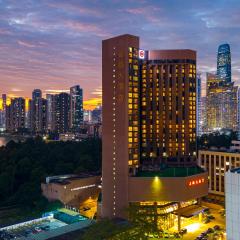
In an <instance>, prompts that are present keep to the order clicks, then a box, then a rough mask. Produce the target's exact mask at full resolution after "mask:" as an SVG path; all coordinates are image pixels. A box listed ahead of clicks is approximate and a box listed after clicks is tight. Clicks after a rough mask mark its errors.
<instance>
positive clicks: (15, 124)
mask: <svg viewBox="0 0 240 240" xmlns="http://www.w3.org/2000/svg"><path fill="white" fill-rule="evenodd" d="M24 128H25V99H24V98H14V99H12V100H11V104H10V106H6V130H7V131H9V132H17V131H19V130H22V129H24Z"/></svg>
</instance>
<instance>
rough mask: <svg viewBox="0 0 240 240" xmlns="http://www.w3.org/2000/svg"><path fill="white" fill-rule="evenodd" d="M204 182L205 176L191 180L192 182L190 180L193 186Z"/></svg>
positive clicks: (189, 184)
mask: <svg viewBox="0 0 240 240" xmlns="http://www.w3.org/2000/svg"><path fill="white" fill-rule="evenodd" d="M204 182H205V179H204V178H199V179H195V180H191V181H190V182H188V186H189V187H192V186H196V185H199V184H202V183H204Z"/></svg>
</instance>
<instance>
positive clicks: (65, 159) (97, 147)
mask: <svg viewBox="0 0 240 240" xmlns="http://www.w3.org/2000/svg"><path fill="white" fill-rule="evenodd" d="M100 168H101V140H100V139H87V140H84V141H82V142H49V143H46V142H44V141H43V140H42V139H41V138H36V139H28V140H26V141H25V142H23V143H15V142H14V141H10V142H9V143H8V144H7V145H6V146H5V147H1V148H0V207H1V206H5V205H13V204H18V205H24V206H28V207H34V206H36V204H38V202H39V200H41V182H43V181H44V180H45V177H46V176H51V175H60V174H73V173H74V174H79V173H81V172H91V171H100Z"/></svg>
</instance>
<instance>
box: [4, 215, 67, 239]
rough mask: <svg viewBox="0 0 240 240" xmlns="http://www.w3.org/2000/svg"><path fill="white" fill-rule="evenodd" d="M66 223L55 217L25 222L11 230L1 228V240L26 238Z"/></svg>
mask: <svg viewBox="0 0 240 240" xmlns="http://www.w3.org/2000/svg"><path fill="white" fill-rule="evenodd" d="M66 225H67V224H66V223H64V222H61V221H58V220H56V219H51V220H44V221H41V222H39V223H32V224H27V225H25V226H21V227H18V228H15V229H13V230H7V231H6V230H3V231H0V239H1V240H10V239H21V238H26V237H29V236H31V235H35V234H38V233H40V232H46V231H51V230H53V229H56V228H59V227H62V226H66Z"/></svg>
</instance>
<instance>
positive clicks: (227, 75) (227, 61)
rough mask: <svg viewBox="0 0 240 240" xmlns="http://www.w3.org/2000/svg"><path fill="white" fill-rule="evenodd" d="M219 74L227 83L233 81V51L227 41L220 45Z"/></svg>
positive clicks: (218, 57)
mask: <svg viewBox="0 0 240 240" xmlns="http://www.w3.org/2000/svg"><path fill="white" fill-rule="evenodd" d="M217 75H218V77H219V78H220V79H221V80H224V81H225V82H226V83H230V82H231V52H230V46H229V44H227V43H226V44H222V45H220V46H219V47H218V56H217Z"/></svg>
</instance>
